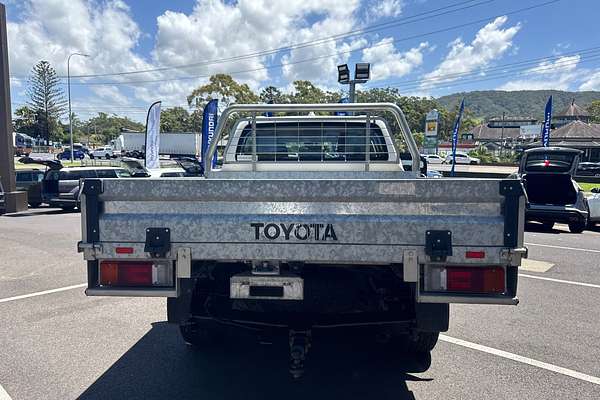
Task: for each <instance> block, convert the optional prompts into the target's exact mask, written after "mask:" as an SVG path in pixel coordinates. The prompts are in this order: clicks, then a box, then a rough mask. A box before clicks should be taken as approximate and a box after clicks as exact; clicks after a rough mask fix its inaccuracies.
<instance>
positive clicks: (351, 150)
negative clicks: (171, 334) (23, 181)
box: [79, 104, 525, 376]
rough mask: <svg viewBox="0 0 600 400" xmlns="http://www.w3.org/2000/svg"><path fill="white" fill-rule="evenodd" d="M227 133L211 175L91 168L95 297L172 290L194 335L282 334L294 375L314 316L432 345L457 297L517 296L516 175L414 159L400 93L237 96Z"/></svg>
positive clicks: (505, 299) (179, 314) (87, 252)
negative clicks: (346, 97)
mask: <svg viewBox="0 0 600 400" xmlns="http://www.w3.org/2000/svg"><path fill="white" fill-rule="evenodd" d="M335 111H346V112H348V113H352V114H353V115H350V116H344V117H337V116H333V115H331V114H333V112H335ZM267 112H269V113H272V114H271V115H276V116H273V117H262V115H264V113H267ZM309 112H314V113H316V115H315V114H309ZM236 116H237V118H236V119H234V117H236ZM386 118H387V119H386ZM395 130H397V131H398V133H399V134H398V135H397V134H396V132H395ZM215 135H216V136H215V137H216V138H217V140H218V138H221V137H228V143H229V144H228V147H227V148H226V149H225V154H224V164H223V166H222V167H221V168H219V169H213V168H211V166H210V164H209V163H207V164H206V165H205V176H206V178H205V179H204V178H198V179H185V180H184V179H170V180H167V179H157V180H154V179H144V180H116V179H103V180H86V181H85V184H84V187H83V194H82V205H83V208H82V236H83V238H82V241H81V243H80V244H79V249H80V251H82V252H83V253H84V258H85V259H86V260H87V264H88V288H87V290H86V293H87V295H90V296H163V297H166V298H167V314H168V320H169V322H172V323H176V324H179V326H180V330H181V333H182V335H183V338H184V340H185V341H186V342H187V343H189V344H192V345H200V346H202V345H206V344H207V343H211V341H212V340H216V339H217V338H221V339H222V338H223V335H222V333H223V327H224V326H228V327H232V326H233V327H236V328H240V329H249V330H254V331H257V332H269V333H273V332H283V333H284V334H285V335H287V336H289V343H290V354H289V357H290V371H291V372H292V374H293V375H294V376H300V375H301V373H302V371H303V362H304V359H305V357H306V353H307V351H308V349H309V347H310V342H311V337H312V335H311V333H312V331H313V330H315V329H326V328H330V329H340V330H344V331H349V330H351V329H354V328H361V327H365V326H368V327H373V328H376V329H378V330H380V331H381V332H385V334H386V335H387V336H388V337H390V338H391V340H392V341H401V342H402V343H404V344H405V348H406V349H408V350H410V351H414V352H428V351H431V350H432V349H433V347H434V346H435V343H436V341H437V337H438V334H439V332H442V331H445V330H447V328H448V319H449V304H450V303H473V304H475V303H478V304H513V305H514V304H517V302H518V300H517V297H516V291H517V272H518V266H519V265H520V261H521V257H522V256H523V255H524V253H525V249H524V248H523V225H524V206H525V200H524V196H523V190H522V187H521V183H520V181H519V180H494V179H486V180H477V179H426V178H421V177H419V176H418V172H406V171H404V170H403V168H402V163H401V160H400V156H399V154H400V153H401V149H399V148H398V147H397V144H396V140H395V139H396V136H399V137H401V138H403V140H404V145H405V146H406V150H407V151H409V152H410V153H411V155H412V160H413V167H412V171H419V154H418V151H417V147H416V145H415V143H414V140H413V138H412V136H411V134H410V130H409V129H408V126H407V124H406V121H405V119H404V115H403V114H402V111H401V110H400V109H399V108H398V107H397V106H395V105H393V104H343V105H342V104H335V105H326V104H320V105H235V106H232V107H230V108H228V109H227V110H225V112H224V113H223V115H222V116H221V118H220V120H219V123H218V126H217V129H216V133H215ZM217 140H214V141H213V143H212V146H211V149H210V150H209V152H208V153H207V155H206V157H205V159H206V160H211V159H212V155H213V154H214V152H215V151H216V142H217ZM226 340H227V339H226ZM230 340H233V339H230Z"/></svg>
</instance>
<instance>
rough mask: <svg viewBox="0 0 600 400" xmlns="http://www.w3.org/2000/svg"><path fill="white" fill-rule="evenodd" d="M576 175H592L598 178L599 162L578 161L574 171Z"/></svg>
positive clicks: (599, 172)
mask: <svg viewBox="0 0 600 400" xmlns="http://www.w3.org/2000/svg"><path fill="white" fill-rule="evenodd" d="M575 175H576V176H594V177H599V178H600V163H596V162H580V163H579V165H578V166H577V171H575Z"/></svg>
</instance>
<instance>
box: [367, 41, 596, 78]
mask: <svg viewBox="0 0 600 400" xmlns="http://www.w3.org/2000/svg"><path fill="white" fill-rule="evenodd" d="M599 52H600V46H597V47H591V48H587V49H581V50H578V51H573V52H569V53H564V54H561V55H556V56H547V57H540V58H533V59H528V60H523V61H518V62H514V63H507V64H501V65H497V66H492V67H487V68H479V69H475V70H473V71H467V72H457V73H453V74H445V75H440V76H437V77H432V78H421V79H414V80H406V81H399V82H388V83H386V85H388V86H392V87H398V86H406V85H410V84H412V83H418V84H419V85H423V84H425V83H427V82H433V83H432V84H435V82H438V81H439V82H440V83H443V82H444V81H453V80H456V79H459V78H464V77H469V76H472V75H479V74H481V73H486V72H493V71H497V70H501V71H503V72H506V70H507V69H508V70H513V69H514V70H517V71H519V70H523V69H525V70H526V69H530V68H534V69H536V70H539V69H540V68H541V66H539V64H540V63H543V62H553V61H558V62H564V61H560V60H561V59H562V58H567V57H574V56H583V57H591V56H595V55H596V54H598V53H599ZM566 61H569V60H566ZM370 86H373V84H371V85H370Z"/></svg>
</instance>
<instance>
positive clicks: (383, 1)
mask: <svg viewBox="0 0 600 400" xmlns="http://www.w3.org/2000/svg"><path fill="white" fill-rule="evenodd" d="M367 7H369V8H370V9H369V12H368V15H369V17H370V18H373V19H376V18H383V17H397V16H399V15H400V14H402V8H403V7H404V1H403V0H380V1H379V2H377V3H375V4H371V2H367Z"/></svg>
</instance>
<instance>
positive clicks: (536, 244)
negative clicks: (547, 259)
mask: <svg viewBox="0 0 600 400" xmlns="http://www.w3.org/2000/svg"><path fill="white" fill-rule="evenodd" d="M525 244H526V245H527V246H540V247H550V248H552V249H560V250H578V251H588V252H590V253H600V250H595V249H582V248H580V247H565V246H553V245H550V244H541V243H525Z"/></svg>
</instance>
